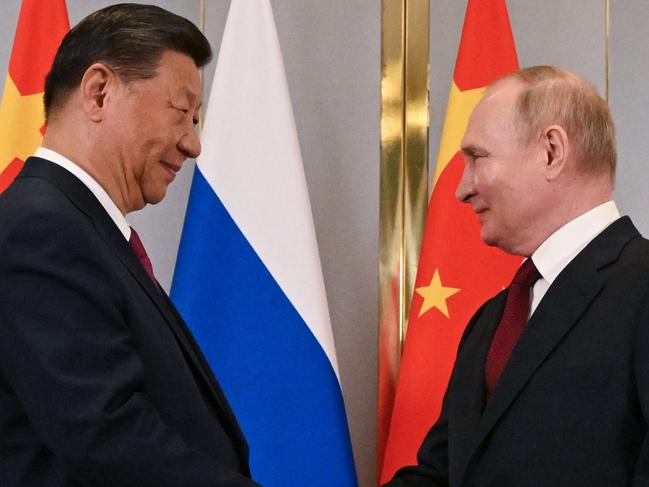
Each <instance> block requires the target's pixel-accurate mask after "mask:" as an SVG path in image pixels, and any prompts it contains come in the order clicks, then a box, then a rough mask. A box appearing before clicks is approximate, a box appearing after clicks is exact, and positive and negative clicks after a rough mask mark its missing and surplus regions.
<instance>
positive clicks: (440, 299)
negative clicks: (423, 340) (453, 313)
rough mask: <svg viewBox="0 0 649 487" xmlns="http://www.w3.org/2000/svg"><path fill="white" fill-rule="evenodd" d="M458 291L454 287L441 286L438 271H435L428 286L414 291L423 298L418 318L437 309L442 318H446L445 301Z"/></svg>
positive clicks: (446, 307) (446, 308)
mask: <svg viewBox="0 0 649 487" xmlns="http://www.w3.org/2000/svg"><path fill="white" fill-rule="evenodd" d="M458 291H460V290H459V289H457V288H454V287H444V286H442V280H441V279H440V277H439V269H435V274H434V275H433V278H432V279H431V280H430V284H429V285H428V286H425V287H418V288H417V289H415V292H416V293H417V294H419V295H420V296H421V297H422V298H424V302H423V303H422V304H421V309H420V310H419V316H421V315H423V314H424V313H425V312H426V311H428V310H430V309H431V308H437V309H438V310H440V311H441V313H442V314H443V315H444V316H446V317H447V318H448V317H449V315H448V306H446V300H447V299H448V298H450V297H451V296H453V295H454V294H455V293H457V292H458Z"/></svg>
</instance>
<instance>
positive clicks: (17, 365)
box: [0, 4, 259, 487]
mask: <svg viewBox="0 0 649 487" xmlns="http://www.w3.org/2000/svg"><path fill="white" fill-rule="evenodd" d="M210 57H211V49H210V46H209V43H208V42H207V40H206V39H205V37H204V36H203V34H202V33H201V32H200V31H199V30H198V29H197V28H196V27H195V26H194V25H193V24H192V23H191V22H189V21H188V20H186V19H184V18H182V17H179V16H177V15H174V14H172V13H170V12H167V11H165V10H163V9H160V8H158V7H153V6H144V5H134V4H122V5H115V6H112V7H108V8H105V9H103V10H100V11H98V12H96V13H94V14H92V15H90V16H88V17H87V18H86V19H84V20H83V21H81V23H79V24H78V25H77V26H76V27H75V28H73V29H72V30H71V31H70V32H69V33H68V35H67V36H66V37H65V39H64V40H63V42H62V44H61V46H60V48H59V50H58V53H57V55H56V59H55V61H54V65H53V67H52V70H51V72H50V74H49V75H48V78H47V83H46V92H45V106H46V111H47V118H48V130H47V133H46V135H45V138H44V140H43V147H41V148H39V149H38V150H37V152H36V155H35V157H31V158H29V159H28V160H27V161H26V163H25V166H24V168H23V170H22V172H21V173H20V174H19V175H18V177H17V178H16V181H15V182H14V184H13V185H12V186H11V187H10V188H9V189H7V190H6V191H5V193H4V194H3V195H2V196H1V197H0V228H1V229H2V232H1V233H0V296H2V299H1V300H0V301H1V303H2V310H1V312H0V485H2V487H15V486H34V487H36V486H38V487H40V486H51V487H64V486H65V487H73V486H93V487H99V486H107V487H108V486H110V487H114V486H120V487H128V486H132V487H147V486H151V487H165V486H168V487H172V486H174V487H176V486H205V487H208V486H211V487H218V486H228V487H230V486H231V487H254V486H258V485H259V484H257V483H256V482H254V481H252V480H251V479H250V471H249V467H248V448H247V444H246V441H245V439H244V437H243V435H242V433H241V431H240V429H239V426H238V424H237V421H236V419H235V417H234V415H233V413H232V411H231V409H230V407H229V405H228V403H227V400H226V398H225V397H224V395H223V392H222V391H221V389H220V387H219V385H218V383H217V381H216V378H215V377H214V376H213V374H212V371H211V370H210V367H209V365H208V364H207V362H206V361H205V359H204V357H203V355H202V353H201V351H200V350H199V348H198V347H197V345H196V343H195V342H194V339H193V338H192V336H191V334H190V332H189V330H188V329H187V327H186V326H185V324H184V323H183V320H182V318H181V317H180V316H179V315H178V313H177V311H176V310H175V308H174V306H173V304H172V303H171V302H170V301H169V298H168V297H167V295H166V294H165V292H164V291H163V290H162V289H161V288H160V286H159V285H158V283H157V281H156V280H155V277H154V274H153V270H152V267H151V263H150V261H149V260H148V258H147V257H146V252H145V251H144V248H143V246H142V244H141V242H140V240H139V238H138V237H137V234H136V233H135V230H133V229H132V228H130V227H129V225H128V223H127V222H126V219H125V218H124V215H126V214H127V213H129V212H131V211H135V210H139V209H141V208H143V207H144V206H145V205H146V204H147V203H157V202H159V201H160V200H162V198H163V197H164V196H165V193H166V190H167V186H168V185H169V184H170V183H171V182H172V181H173V179H174V177H175V175H176V172H177V171H178V170H179V169H180V168H181V167H182V164H183V162H184V161H185V159H187V158H189V157H196V156H198V154H199V152H200V142H199V140H198V137H197V134H196V131H195V125H196V123H197V120H198V116H199V109H200V106H201V102H202V94H201V82H200V77H199V72H198V67H200V66H202V65H204V64H205V63H206V62H208V61H209V59H210Z"/></svg>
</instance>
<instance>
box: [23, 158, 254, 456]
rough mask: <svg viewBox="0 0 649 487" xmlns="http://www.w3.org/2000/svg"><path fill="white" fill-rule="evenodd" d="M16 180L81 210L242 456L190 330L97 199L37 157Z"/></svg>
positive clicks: (229, 416) (235, 430)
mask: <svg viewBox="0 0 649 487" xmlns="http://www.w3.org/2000/svg"><path fill="white" fill-rule="evenodd" d="M19 177H41V178H45V179H47V180H49V181H50V182H52V183H54V184H55V185H56V186H57V187H59V188H60V189H61V190H62V191H63V192H64V194H65V195H66V196H67V197H68V198H69V199H70V200H71V201H72V203H73V204H74V205H75V206H76V207H77V208H78V209H79V210H80V211H82V212H83V213H84V214H86V215H87V216H88V218H89V219H90V221H91V222H92V224H93V226H94V227H95V229H96V230H97V233H98V234H99V235H100V236H101V238H102V239H103V240H104V241H105V242H106V245H107V246H108V247H109V248H110V249H111V250H112V251H113V252H114V254H115V256H116V257H117V258H118V259H119V261H120V262H121V263H122V264H123V265H124V267H126V269H127V270H128V272H129V273H130V274H131V275H132V276H133V278H134V279H135V280H136V281H137V282H138V284H139V285H140V287H141V288H142V289H143V290H144V292H145V293H146V295H147V296H148V297H149V299H150V300H151V301H152V302H153V303H154V304H155V306H156V307H157V308H158V310H159V312H160V314H161V315H162V316H163V317H164V318H165V321H166V322H167V325H168V326H169V328H170V329H171V331H172V332H173V334H174V336H175V337H176V340H177V342H178V343H179V344H180V346H181V349H182V350H183V352H184V355H185V357H187V359H188V361H190V362H191V363H192V364H193V366H194V368H195V369H196V370H197V371H198V372H199V375H200V376H201V378H202V380H203V381H204V382H205V384H206V385H207V387H206V390H207V391H209V397H210V398H211V400H212V401H213V402H214V404H215V406H216V408H217V410H218V411H219V412H220V413H222V414H224V415H225V417H226V418H227V419H228V420H229V422H230V423H231V424H232V428H231V431H232V433H233V434H234V437H235V438H236V440H238V441H237V444H238V446H239V448H240V450H241V453H245V451H246V448H247V447H246V446H245V445H246V442H245V439H244V437H243V434H242V433H241V430H240V429H239V426H238V423H237V421H236V419H235V417H234V414H233V413H232V410H231V409H230V407H229V405H228V404H227V401H226V400H225V396H223V393H222V391H221V388H220V387H219V385H218V383H217V382H216V379H215V378H214V376H213V374H212V372H211V369H210V368H209V365H208V364H207V363H206V361H205V359H204V357H203V355H202V353H201V352H200V349H199V348H198V346H197V345H196V343H195V342H194V339H193V337H191V334H190V332H189V330H187V329H186V327H185V325H184V322H183V321H182V318H180V316H179V315H178V314H177V312H176V311H175V308H174V307H173V304H172V303H171V301H169V300H168V298H167V297H166V295H165V294H164V291H162V290H161V289H158V288H157V287H156V285H155V284H154V283H153V281H151V278H150V277H149V275H148V274H147V272H146V270H145V269H144V267H143V266H142V264H141V263H140V261H139V260H138V258H137V256H136V255H135V253H134V252H133V250H132V248H131V246H130V245H129V243H128V242H127V241H126V239H125V238H124V235H123V234H122V233H121V232H120V231H119V229H118V228H117V226H116V225H115V223H114V222H113V220H112V219H111V218H110V216H109V215H108V214H107V213H106V211H105V210H104V208H103V206H101V204H100V203H99V201H98V200H97V198H95V196H94V195H93V194H92V192H91V191H90V190H89V189H88V188H87V187H86V186H85V185H84V184H83V183H81V182H80V181H79V180H78V179H77V178H76V177H75V176H74V175H72V174H70V173H69V172H68V171H67V170H65V169H63V168H61V167H59V166H57V165H55V164H53V163H51V162H49V161H45V160H42V159H40V158H36V157H31V158H29V159H28V160H27V161H26V163H25V166H24V168H23V170H22V171H21V173H20V175H19ZM244 458H247V453H245V454H244Z"/></svg>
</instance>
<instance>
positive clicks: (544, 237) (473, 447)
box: [386, 66, 649, 487]
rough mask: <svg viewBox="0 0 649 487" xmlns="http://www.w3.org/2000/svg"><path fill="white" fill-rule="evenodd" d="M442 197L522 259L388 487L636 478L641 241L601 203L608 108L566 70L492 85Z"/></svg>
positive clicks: (609, 150)
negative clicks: (412, 459) (460, 167)
mask: <svg viewBox="0 0 649 487" xmlns="http://www.w3.org/2000/svg"><path fill="white" fill-rule="evenodd" d="M461 150H462V154H463V156H464V163H465V167H464V173H463V175H462V179H461V180H460V182H459V184H458V187H457V191H456V195H457V197H458V198H459V199H460V200H461V201H463V202H465V203H467V204H470V205H471V206H472V208H473V210H474V211H475V213H476V214H477V217H478V219H479V220H480V223H481V225H482V230H481V236H482V239H483V240H484V242H486V243H487V244H489V245H495V246H498V247H500V248H501V249H503V250H505V251H506V252H509V253H511V254H515V255H520V256H523V257H525V258H526V260H525V261H524V262H523V264H522V265H521V268H520V269H519V271H518V272H517V273H516V276H515V277H514V279H513V281H512V284H511V285H510V286H509V287H508V288H507V289H505V290H503V291H502V292H501V293H499V294H498V295H497V296H495V297H494V298H492V299H491V300H489V301H487V302H486V303H485V304H484V305H483V306H482V307H481V308H480V309H479V310H478V311H477V312H476V314H475V315H474V316H473V318H472V319H471V321H470V322H469V324H468V326H467V328H466V331H465V333H464V336H463V338H462V341H461V343H460V347H459V351H458V355H457V360H456V363H455V367H454V370H453V373H452V376H451V379H450V382H449V385H448V389H447V392H446V396H445V398H444V404H443V407H442V412H441V415H440V417H439V419H438V421H437V422H436V424H435V425H434V426H433V427H432V429H431V430H430V431H429V433H428V434H427V436H426V438H425V439H424V442H423V444H422V446H421V448H420V450H419V454H418V465H416V466H412V467H405V468H402V469H401V470H400V471H399V472H397V473H396V475H395V477H394V478H393V480H391V481H390V482H388V483H387V484H386V486H389V487H406V486H412V487H415V486H417V487H419V486H422V487H423V486H452V487H460V486H481V487H532V486H552V487H578V486H584V487H586V486H588V487H597V486H601V487H618V486H619V487H622V486H629V485H634V486H640V485H643V486H644V485H649V441H648V438H647V425H648V419H649V242H648V241H647V240H645V239H644V238H642V237H641V236H640V234H639V233H638V231H637V230H636V229H635V227H634V226H633V224H632V223H631V220H630V219H629V218H628V217H620V214H619V212H618V209H617V207H616V205H615V203H614V202H613V201H612V194H613V181H614V175H615V164H616V161H615V157H616V156H615V135H614V128H613V122H612V120H611V115H610V112H609V109H608V107H607V105H606V103H605V102H604V100H602V99H601V97H600V96H599V95H598V94H597V93H596V91H595V90H594V89H593V88H592V87H591V86H590V85H589V84H588V83H586V82H585V81H584V80H583V79H581V78H579V77H578V76H576V75H575V74H573V73H570V72H568V71H566V70H563V69H560V68H556V67H551V66H540V67H534V68H528V69H523V70H521V71H519V72H516V73H513V74H511V75H509V76H507V77H505V78H503V79H501V80H499V81H497V82H495V83H494V84H492V85H491V86H490V87H489V88H488V90H487V92H486V93H485V96H484V97H483V99H482V100H481V101H480V103H479V104H478V105H477V106H476V108H475V110H474V111H473V114H472V115H471V118H470V120H469V124H468V127H467V130H466V133H465V135H464V138H463V140H462V145H461Z"/></svg>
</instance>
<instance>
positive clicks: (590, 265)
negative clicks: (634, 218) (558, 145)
mask: <svg viewBox="0 0 649 487" xmlns="http://www.w3.org/2000/svg"><path fill="white" fill-rule="evenodd" d="M637 236H639V233H638V231H637V230H636V229H635V227H634V226H633V224H632V223H631V220H630V219H629V218H628V217H624V218H621V219H619V220H617V221H616V222H614V223H613V224H612V225H610V226H609V227H608V228H607V229H606V230H604V232H602V233H601V234H600V235H599V236H597V237H596V238H595V239H594V240H593V241H592V242H591V243H590V244H589V245H588V246H587V247H586V248H585V249H584V250H583V251H582V252H580V253H579V254H578V255H577V257H575V258H574V259H573V260H572V261H571V262H570V264H568V266H567V267H566V268H565V269H564V270H563V271H562V272H561V274H559V276H558V277H557V279H556V280H555V281H554V282H553V283H552V285H551V286H550V288H549V289H548V291H547V293H546V295H545V296H544V297H543V299H542V300H541V302H540V303H539V306H538V307H537V309H536V311H535V312H534V314H533V315H532V317H531V318H530V321H529V323H528V324H527V326H526V328H525V332H524V333H523V335H522V336H521V338H520V340H519V342H518V344H517V345H516V347H515V348H514V350H513V352H512V355H511V357H510V359H509V361H508V363H507V365H506V367H505V369H504V371H503V373H502V376H501V378H500V381H499V383H498V385H497V386H496V388H495V390H494V392H493V394H492V397H491V399H490V400H489V401H488V402H487V404H486V407H485V409H484V412H483V414H482V417H481V419H480V421H479V425H478V429H477V431H476V434H475V437H474V441H473V444H472V446H471V447H470V450H469V455H468V458H469V459H471V457H472V456H473V455H475V454H476V452H477V451H478V449H479V447H480V445H481V444H482V443H483V441H484V440H485V439H486V438H487V436H488V434H489V433H490V432H491V431H492V429H493V428H494V427H495V426H496V424H497V422H498V420H499V419H500V418H501V417H502V415H503V414H505V413H506V411H507V409H508V408H509V406H510V405H511V404H512V402H513V401H514V400H515V399H516V397H517V396H518V394H519V393H520V392H521V390H522V389H523V387H524V386H525V385H526V384H527V382H528V381H529V380H530V378H531V377H532V375H533V374H534V373H535V371H536V370H537V369H538V368H539V367H540V366H541V365H542V364H543V362H544V361H545V359H546V358H547V357H548V356H549V355H550V353H552V351H553V350H554V349H555V348H556V346H557V345H558V344H559V343H560V342H561V340H562V338H563V337H564V336H565V335H566V334H567V333H568V332H569V331H570V328H572V326H573V325H574V324H575V323H576V322H577V321H579V318H580V317H581V316H582V315H583V313H584V312H585V311H586V310H587V309H588V307H589V306H590V304H591V303H592V302H593V300H594V299H595V297H596V296H597V295H598V294H599V292H600V291H601V290H602V288H603V287H604V285H605V281H604V278H603V277H602V276H601V275H600V274H599V269H600V268H602V267H604V266H607V265H609V264H611V263H612V262H613V261H614V260H616V259H617V258H618V257H619V255H620V252H621V251H622V248H623V247H624V245H626V244H627V243H628V241H629V240H630V239H631V238H634V237H637ZM501 313H502V311H501ZM492 336H493V330H492ZM486 341H487V342H490V341H491V338H487V340H486ZM487 348H488V346H487ZM480 360H481V364H482V371H483V372H484V361H485V360H486V353H485V355H484V356H480ZM481 380H483V381H484V373H483V374H482V377H481Z"/></svg>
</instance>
